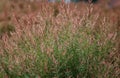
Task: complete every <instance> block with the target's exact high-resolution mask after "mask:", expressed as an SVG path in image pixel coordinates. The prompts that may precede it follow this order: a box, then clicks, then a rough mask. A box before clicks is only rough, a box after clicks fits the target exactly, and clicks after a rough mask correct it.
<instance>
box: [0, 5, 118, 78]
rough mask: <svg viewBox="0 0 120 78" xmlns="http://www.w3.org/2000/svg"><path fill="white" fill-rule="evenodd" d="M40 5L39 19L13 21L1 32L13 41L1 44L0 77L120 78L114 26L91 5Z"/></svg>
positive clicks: (26, 18) (33, 16) (29, 16)
mask: <svg viewBox="0 0 120 78" xmlns="http://www.w3.org/2000/svg"><path fill="white" fill-rule="evenodd" d="M44 4H46V6H45V7H44V8H43V7H42V6H43V5H44ZM40 6H41V7H40V9H39V11H38V12H37V14H33V15H25V16H24V17H21V18H19V19H18V18H17V17H16V16H15V17H12V20H11V21H12V22H13V24H14V25H13V26H14V27H15V28H14V27H12V26H11V25H10V26H11V27H10V26H9V27H10V28H9V27H7V28H5V27H3V29H2V28H1V30H0V33H5V32H10V33H9V34H10V35H11V36H10V37H9V35H7V34H4V35H2V38H1V39H0V44H1V45H0V78H119V74H120V73H119V54H118V57H116V55H115V53H119V51H118V48H117V47H118V43H119V42H118V43H117V44H116V40H117V39H118V38H119V36H118V33H119V31H117V29H116V27H118V23H117V21H116V24H113V23H112V22H111V19H110V17H108V16H107V15H105V14H99V13H98V12H97V13H94V10H93V7H92V6H91V7H89V8H88V7H87V8H88V9H85V11H82V12H81V10H78V8H77V7H78V6H75V5H74V4H70V5H65V4H61V3H58V4H49V3H42V4H41V5H40ZM113 15H114V14H113ZM113 26H114V27H113ZM4 30H5V31H4ZM11 31H14V32H11ZM116 34H117V35H116ZM111 57H112V58H111ZM115 57H116V58H115ZM113 62H114V63H113ZM115 68H116V69H115Z"/></svg>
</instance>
